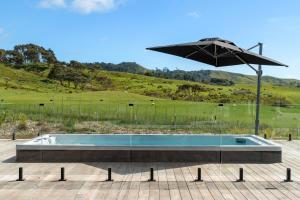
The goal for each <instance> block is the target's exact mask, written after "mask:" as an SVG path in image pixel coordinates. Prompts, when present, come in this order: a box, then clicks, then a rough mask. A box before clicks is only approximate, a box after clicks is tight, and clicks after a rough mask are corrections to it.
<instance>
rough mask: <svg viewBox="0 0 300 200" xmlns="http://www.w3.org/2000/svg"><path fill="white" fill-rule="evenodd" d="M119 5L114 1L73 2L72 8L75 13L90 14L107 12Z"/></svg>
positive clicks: (79, 0) (91, 0)
mask: <svg viewBox="0 0 300 200" xmlns="http://www.w3.org/2000/svg"><path fill="white" fill-rule="evenodd" d="M118 5H119V2H117V1H116V0H74V1H73V2H72V7H73V9H75V10H76V11H78V12H80V13H83V14H89V13H92V12H107V11H110V10H112V9H114V8H116V7H117V6H118Z"/></svg>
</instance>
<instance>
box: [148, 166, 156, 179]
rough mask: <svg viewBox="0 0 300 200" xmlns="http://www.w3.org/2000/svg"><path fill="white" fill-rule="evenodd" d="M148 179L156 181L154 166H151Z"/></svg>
mask: <svg viewBox="0 0 300 200" xmlns="http://www.w3.org/2000/svg"><path fill="white" fill-rule="evenodd" d="M148 181H155V180H154V173H153V168H150V179H149V180H148Z"/></svg>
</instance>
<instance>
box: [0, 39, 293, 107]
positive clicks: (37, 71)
mask: <svg viewBox="0 0 300 200" xmlns="http://www.w3.org/2000/svg"><path fill="white" fill-rule="evenodd" d="M0 62H1V63H3V64H4V66H3V65H2V70H1V72H0V73H1V74H0V76H1V77H2V79H3V80H2V81H1V80H0V84H2V85H4V86H5V87H6V88H9V87H10V88H19V89H26V88H27V89H31V90H32V89H33V90H34V86H33V85H32V81H33V80H37V82H36V88H35V90H36V91H44V90H43V88H52V90H55V91H57V92H65V91H67V92H82V91H105V90H117V91H128V92H131V93H136V94H141V95H146V96H152V97H158V98H169V99H172V100H187V101H197V102H215V103H242V102H244V103H245V102H253V101H255V86H254V85H251V84H249V83H251V82H253V81H254V82H255V78H254V77H251V76H246V75H237V74H232V73H227V72H215V71H209V70H203V71H191V72H185V71H181V70H174V71H170V70H168V69H167V68H165V69H163V70H159V69H156V70H148V69H145V68H144V67H142V66H140V65H138V64H136V63H128V62H127V63H125V62H124V63H120V64H117V65H115V64H111V63H81V62H78V61H75V60H72V61H70V62H69V63H66V62H61V61H58V60H57V58H56V56H55V53H54V52H53V51H52V50H51V49H45V48H44V47H41V46H37V45H34V44H25V45H17V46H15V47H14V49H13V50H0ZM5 66H7V67H5ZM109 71H114V72H109ZM124 72H125V73H124ZM5 73H6V74H5ZM25 77H27V78H25ZM176 79H177V80H178V81H177V80H176ZM265 79H266V81H265V86H264V87H265V88H267V89H268V88H270V87H274V86H272V85H271V84H270V83H272V82H276V83H277V84H278V85H281V86H284V87H291V88H297V87H298V85H297V84H298V82H297V81H296V80H295V82H293V81H292V80H289V81H284V80H283V81H278V80H277V79H276V78H272V77H266V78H265ZM28 85H30V86H28ZM262 102H263V103H264V104H267V105H273V106H282V107H285V106H288V105H289V104H291V103H293V99H290V98H289V96H283V95H281V94H279V93H274V92H271V91H269V90H265V91H263V95H262Z"/></svg>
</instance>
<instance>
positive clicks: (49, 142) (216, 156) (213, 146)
mask: <svg viewBox="0 0 300 200" xmlns="http://www.w3.org/2000/svg"><path fill="white" fill-rule="evenodd" d="M16 150H17V156H16V157H17V161H20V162H22V161H29V162H163V161H167V162H224V163H227V162H240V163H244V162H249V163H251V162H253V163H274V162H281V146H280V145H278V144H275V143H273V142H271V141H268V140H265V139H263V138H261V137H258V136H253V135H242V136H241V135H208V134H207V135H202V134H201V135H196V134H193V135H191V134H190V135H188V134H184V135H182V134H180V135H176V134H167V135H166V134H151V135H144V134H134V135H129V134H128V135H127V134H125V135H124V134H123V135H121V134H106V135H102V134H101V135H100V134H97V135H96V134H51V135H43V136H40V137H37V138H34V139H33V140H31V141H28V142H26V143H24V144H20V145H17V146H16Z"/></svg>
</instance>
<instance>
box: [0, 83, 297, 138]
mask: <svg viewBox="0 0 300 200" xmlns="http://www.w3.org/2000/svg"><path fill="white" fill-rule="evenodd" d="M0 92H1V94H2V95H1V97H0V99H1V100H2V101H1V104H0V108H1V111H2V112H1V119H2V123H4V121H5V122H11V123H15V124H16V126H17V127H18V126H20V124H21V125H22V124H23V126H27V125H26V123H28V122H29V121H33V122H37V123H38V124H43V125H44V124H47V126H48V127H52V126H53V124H56V125H57V124H59V130H60V131H63V132H65V131H67V132H83V131H84V132H101V133H106V132H110V133H111V132H120V131H121V132H147V131H150V132H160V131H162V132H164V131H166V132H184V133H185V132H189V133H236V134H239V133H245V134H249V133H253V126H254V117H255V106H254V105H253V104H251V103H249V104H225V105H224V106H219V105H218V104H216V103H197V102H186V101H172V100H167V99H159V98H152V97H146V96H142V95H137V94H132V93H127V92H120V91H102V92H84V93H72V94H58V93H50V92H49V93H37V92H33V91H24V90H4V89H0ZM40 104H44V106H40ZM129 104H133V106H129ZM299 115H300V106H297V105H293V106H290V107H287V108H280V107H273V106H262V110H261V134H267V135H268V136H270V137H271V136H272V137H276V138H277V137H285V136H286V135H287V134H288V133H293V134H294V135H298V131H299V125H300V123H299ZM0 121H1V120H0ZM85 123H86V124H85ZM24 124H25V125H24ZM51 124H52V125H51ZM83 124H85V125H83ZM19 129H20V130H22V126H21V128H19ZM24 129H26V127H25V128H24ZM41 129H45V130H46V131H53V130H52V129H51V128H44V127H41ZM56 130H57V129H55V131H56ZM21 132H22V131H21Z"/></svg>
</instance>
